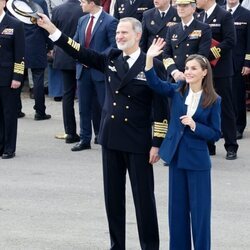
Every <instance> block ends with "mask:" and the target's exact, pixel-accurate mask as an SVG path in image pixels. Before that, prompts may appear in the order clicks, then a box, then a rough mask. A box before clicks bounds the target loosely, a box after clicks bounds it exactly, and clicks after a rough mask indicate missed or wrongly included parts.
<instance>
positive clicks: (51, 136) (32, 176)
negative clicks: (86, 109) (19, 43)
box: [0, 93, 250, 250]
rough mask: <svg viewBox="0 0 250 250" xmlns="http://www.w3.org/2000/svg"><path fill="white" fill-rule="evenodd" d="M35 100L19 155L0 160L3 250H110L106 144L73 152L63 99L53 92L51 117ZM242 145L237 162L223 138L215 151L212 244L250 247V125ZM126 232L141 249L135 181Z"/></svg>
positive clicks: (21, 128)
mask: <svg viewBox="0 0 250 250" xmlns="http://www.w3.org/2000/svg"><path fill="white" fill-rule="evenodd" d="M33 105H34V101H33V100H31V99H29V98H28V96H27V94H25V93H24V94H23V111H24V112H25V113H26V116H25V117H24V118H22V119H19V124H18V142H17V151H16V157H15V158H14V159H10V160H2V159H0V250H98V249H104V250H105V249H109V233H108V226H107V220H106V214H105V209H104V197H103V181H102V164H101V147H100V145H95V144H92V149H91V150H85V151H81V152H71V150H70V149H71V147H72V144H66V143H65V142H64V141H63V140H58V139H55V135H56V134H58V133H63V131H64V130H63V123H62V108H61V103H60V102H54V101H53V99H50V98H48V97H47V98H46V105H47V113H49V114H51V115H52V119H51V120H46V121H34V119H33V118H34V110H33ZM76 113H78V108H77V102H76ZM77 119H78V118H77ZM248 121H250V113H249V112H248ZM239 145H240V148H239V151H238V159H237V160H235V161H228V160H225V150H224V148H223V140H220V142H219V143H217V155H216V156H214V157H212V163H213V169H212V186H213V192H212V193H213V196H212V202H213V205H212V249H213V250H249V249H250V237H249V236H250V153H249V152H250V151H249V148H250V125H248V127H247V129H246V131H245V134H244V138H243V139H242V140H240V141H239ZM154 175H155V195H156V202H157V210H158V220H159V230H160V244H161V246H160V249H168V239H169V238H168V216H167V199H168V194H167V190H168V168H167V167H164V166H163V164H162V162H159V163H157V164H156V165H155V166H154ZM126 230H127V238H126V240H127V248H126V249H129V250H139V249H140V246H139V240H138V234H137V227H136V220H135V212H134V205H133V200H132V197H131V189H130V183H129V180H128V181H127V225H126Z"/></svg>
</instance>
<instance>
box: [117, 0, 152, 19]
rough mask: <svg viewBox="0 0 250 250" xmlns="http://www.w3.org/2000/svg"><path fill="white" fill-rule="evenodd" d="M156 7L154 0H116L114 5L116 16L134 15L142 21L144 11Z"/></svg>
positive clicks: (119, 17) (118, 17)
mask: <svg viewBox="0 0 250 250" xmlns="http://www.w3.org/2000/svg"><path fill="white" fill-rule="evenodd" d="M152 8H154V4H153V1H152V0H116V2H115V6H114V17H115V18H116V19H118V20H119V19H121V18H123V17H134V18H136V19H137V20H139V21H142V14H143V12H144V11H146V10H149V9H152Z"/></svg>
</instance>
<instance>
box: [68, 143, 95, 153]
mask: <svg viewBox="0 0 250 250" xmlns="http://www.w3.org/2000/svg"><path fill="white" fill-rule="evenodd" d="M85 149H91V146H90V143H84V142H82V141H80V142H79V143H77V144H76V145H75V146H74V147H73V148H71V151H81V150H85Z"/></svg>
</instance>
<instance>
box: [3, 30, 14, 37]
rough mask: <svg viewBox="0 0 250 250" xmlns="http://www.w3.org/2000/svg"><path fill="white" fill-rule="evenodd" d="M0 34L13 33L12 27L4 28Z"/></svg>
mask: <svg viewBox="0 0 250 250" xmlns="http://www.w3.org/2000/svg"><path fill="white" fill-rule="evenodd" d="M1 34H2V35H10V36H11V35H13V34H14V29H10V28H6V29H4V30H3V31H2V33H1Z"/></svg>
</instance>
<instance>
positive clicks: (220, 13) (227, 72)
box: [197, 4, 236, 77]
mask: <svg viewBox="0 0 250 250" xmlns="http://www.w3.org/2000/svg"><path fill="white" fill-rule="evenodd" d="M204 13H205V12H204V11H202V12H200V13H199V14H198V15H197V19H198V20H200V21H202V20H203V17H204ZM206 23H207V24H209V26H210V28H211V30H212V38H213V39H215V40H216V41H217V42H219V44H218V45H217V46H212V47H211V49H210V53H209V57H208V59H209V61H211V60H214V59H218V62H217V64H216V66H215V67H214V69H213V76H214V77H230V76H233V74H234V71H233V60H232V49H233V48H234V46H235V44H236V32H235V28H234V21H233V17H232V15H231V14H230V13H229V12H228V11H226V10H224V9H223V8H222V7H220V6H219V5H218V4H217V5H216V7H215V9H214V11H213V12H212V14H211V15H210V16H209V17H208V19H207V21H206Z"/></svg>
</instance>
